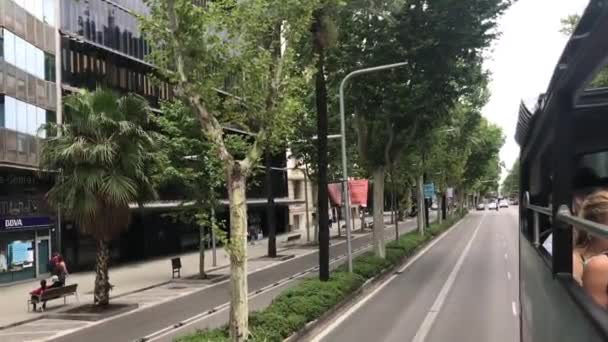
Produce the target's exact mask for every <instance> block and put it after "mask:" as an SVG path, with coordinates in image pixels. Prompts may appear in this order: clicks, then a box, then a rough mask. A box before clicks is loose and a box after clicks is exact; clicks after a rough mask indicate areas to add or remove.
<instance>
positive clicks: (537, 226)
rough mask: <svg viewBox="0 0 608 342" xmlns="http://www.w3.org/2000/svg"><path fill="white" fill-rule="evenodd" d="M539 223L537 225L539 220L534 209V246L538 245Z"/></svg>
mask: <svg viewBox="0 0 608 342" xmlns="http://www.w3.org/2000/svg"><path fill="white" fill-rule="evenodd" d="M539 235H540V225H539V221H538V213H537V212H536V211H535V212H534V246H535V247H538V246H540V238H539Z"/></svg>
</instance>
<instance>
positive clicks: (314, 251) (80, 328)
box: [42, 225, 408, 341]
mask: <svg viewBox="0 0 608 342" xmlns="http://www.w3.org/2000/svg"><path fill="white" fill-rule="evenodd" d="M393 228H394V225H387V226H385V228H384V230H385V231H388V230H389V229H393ZM404 229H405V230H407V229H408V227H407V226H405V227H404ZM385 233H386V232H385ZM371 234H372V233H371V232H367V233H366V234H361V235H359V236H357V235H355V236H353V237H352V240H356V239H360V238H364V237H366V236H371ZM387 234H388V233H387ZM345 243H346V241H337V242H334V243H331V244H330V245H329V246H330V248H331V247H334V246H338V245H341V244H345ZM289 249H290V248H284V249H283V250H284V251H285V250H289ZM317 252H318V251H317V250H312V251H309V252H305V253H302V254H300V255H296V256H295V257H293V258H291V259H289V260H286V261H277V262H273V263H271V264H268V265H265V266H262V267H260V268H256V269H253V270H247V274H248V275H251V274H254V273H258V272H261V271H264V270H267V269H270V268H273V267H276V266H278V265H281V264H283V263H284V262H293V261H294V260H296V259H300V258H304V257H306V256H309V255H311V254H314V253H317ZM222 268H224V267H218V268H215V269H212V270H210V271H215V270H218V269H222ZM229 281H230V279H226V280H222V281H219V282H217V283H214V284H211V285H206V286H203V287H200V288H198V289H196V290H193V291H190V292H183V293H180V294H179V295H177V296H173V297H168V298H165V299H163V300H160V301H158V302H154V303H153V304H150V305H140V306H139V307H138V308H137V309H135V310H132V311H127V312H123V313H121V314H118V315H116V316H111V317H108V318H104V319H101V320H99V321H95V322H91V323H88V324H87V325H86V326H81V327H76V328H72V329H68V330H61V331H60V332H59V333H57V334H55V335H52V336H48V337H45V338H44V339H42V341H50V340H53V339H57V338H60V337H63V336H67V335H70V334H73V333H75V332H78V331H81V330H84V329H88V328H91V327H94V326H96V325H99V324H102V323H106V322H110V321H113V320H116V319H120V318H122V317H126V316H128V315H131V314H134V313H137V312H140V311H142V310H146V309H149V308H152V307H155V306H158V305H161V304H165V303H167V302H170V301H173V300H175V298H176V297H183V296H188V295H191V294H195V293H198V292H201V291H204V290H207V289H209V288H211V287H215V286H219V285H223V284H226V283H228V282H229ZM126 295H128V294H125V296H126ZM120 297H122V296H120ZM116 298H118V297H116ZM197 316H198V315H197ZM163 330H164V329H163Z"/></svg>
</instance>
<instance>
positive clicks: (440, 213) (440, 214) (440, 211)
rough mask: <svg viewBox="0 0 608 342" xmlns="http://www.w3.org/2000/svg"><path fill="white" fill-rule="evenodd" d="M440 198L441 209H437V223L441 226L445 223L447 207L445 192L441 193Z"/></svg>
mask: <svg viewBox="0 0 608 342" xmlns="http://www.w3.org/2000/svg"><path fill="white" fill-rule="evenodd" d="M439 194H440V196H439V197H438V201H437V202H439V207H438V208H437V222H438V223H439V224H441V222H442V221H443V218H444V217H443V210H444V209H443V208H444V206H445V202H443V192H440V193H439Z"/></svg>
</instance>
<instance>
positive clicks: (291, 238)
mask: <svg viewBox="0 0 608 342" xmlns="http://www.w3.org/2000/svg"><path fill="white" fill-rule="evenodd" d="M301 238H302V234H300V233H297V234H292V235H288V236H287V240H285V242H293V241H296V240H300V239H301Z"/></svg>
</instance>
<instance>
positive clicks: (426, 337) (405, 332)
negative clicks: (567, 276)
mask: <svg viewBox="0 0 608 342" xmlns="http://www.w3.org/2000/svg"><path fill="white" fill-rule="evenodd" d="M517 241H518V239H517V211H516V209H515V208H509V209H501V210H500V212H496V211H492V212H489V211H486V212H474V213H471V214H470V215H468V216H467V217H466V218H465V219H464V220H463V221H462V222H461V223H460V224H459V225H458V226H457V227H456V228H455V229H453V230H452V231H450V232H449V233H448V234H447V235H445V236H444V237H443V238H442V239H441V240H440V241H438V242H437V243H436V244H435V245H434V246H432V247H431V248H430V249H428V251H427V252H426V253H424V254H423V255H422V256H421V257H420V258H419V259H418V260H416V261H415V262H413V263H412V264H411V265H410V266H409V267H407V268H406V269H405V270H403V272H401V273H400V274H396V275H395V276H394V277H393V278H391V279H390V280H389V281H387V282H386V283H383V284H380V285H379V286H378V287H377V288H376V289H375V290H373V291H370V292H369V294H367V295H366V296H364V297H363V298H362V301H361V302H359V303H358V304H357V305H355V306H353V307H352V308H351V309H349V310H346V311H345V312H343V313H342V314H341V315H340V316H339V317H337V318H336V319H335V320H333V321H332V322H328V325H326V326H325V327H324V328H322V329H319V331H317V335H316V336H315V337H314V338H311V340H312V341H315V342H316V341H324V342H329V341H332V342H340V341H344V342H346V341H349V342H352V341H387V342H393V341H394V342H397V341H399V342H403V341H415V342H443V341H456V342H461V341H462V342H477V341H479V342H486V341H493V342H515V341H519V318H518V314H519V312H517V311H518V310H519V301H518V300H519V299H518V278H517V277H518V274H519V271H518V246H517Z"/></svg>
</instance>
